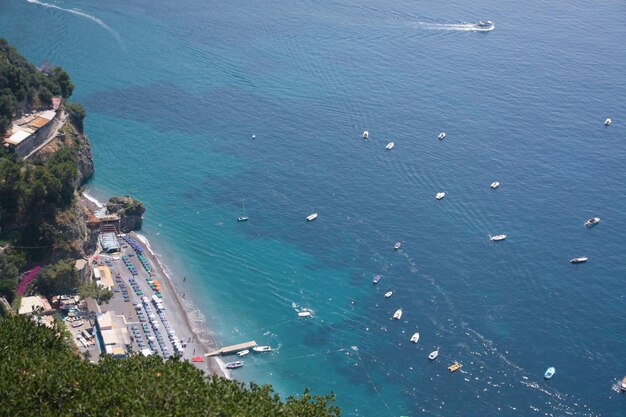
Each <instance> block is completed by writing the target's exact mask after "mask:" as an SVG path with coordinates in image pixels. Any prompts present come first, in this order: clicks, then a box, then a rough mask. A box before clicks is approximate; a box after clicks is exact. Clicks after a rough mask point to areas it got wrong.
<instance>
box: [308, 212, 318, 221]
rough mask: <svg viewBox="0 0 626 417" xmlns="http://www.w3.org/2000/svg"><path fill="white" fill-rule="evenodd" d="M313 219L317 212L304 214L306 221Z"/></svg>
mask: <svg viewBox="0 0 626 417" xmlns="http://www.w3.org/2000/svg"><path fill="white" fill-rule="evenodd" d="M315 219H317V213H311V214H309V215H308V216H306V221H307V222H312V221H313V220H315Z"/></svg>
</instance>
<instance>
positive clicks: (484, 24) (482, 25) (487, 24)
mask: <svg viewBox="0 0 626 417" xmlns="http://www.w3.org/2000/svg"><path fill="white" fill-rule="evenodd" d="M495 28H496V25H494V24H493V22H492V21H491V20H481V21H480V22H478V23H476V24H475V25H474V30H477V31H480V32H488V31H490V30H494V29H495Z"/></svg>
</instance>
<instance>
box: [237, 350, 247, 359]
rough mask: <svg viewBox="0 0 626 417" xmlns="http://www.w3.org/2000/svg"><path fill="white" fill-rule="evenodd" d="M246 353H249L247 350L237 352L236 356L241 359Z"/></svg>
mask: <svg viewBox="0 0 626 417" xmlns="http://www.w3.org/2000/svg"><path fill="white" fill-rule="evenodd" d="M248 353H250V351H249V350H248V349H244V350H240V351H239V352H237V356H239V357H243V356H246V355H247V354H248Z"/></svg>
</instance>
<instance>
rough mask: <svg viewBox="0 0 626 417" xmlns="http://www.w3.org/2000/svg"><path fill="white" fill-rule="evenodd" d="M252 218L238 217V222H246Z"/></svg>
mask: <svg viewBox="0 0 626 417" xmlns="http://www.w3.org/2000/svg"><path fill="white" fill-rule="evenodd" d="M249 218H250V217H248V216H241V217H237V221H238V222H245V221H247V220H248V219H249Z"/></svg>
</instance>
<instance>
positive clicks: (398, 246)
mask: <svg viewBox="0 0 626 417" xmlns="http://www.w3.org/2000/svg"><path fill="white" fill-rule="evenodd" d="M400 246H402V243H400V242H396V244H395V245H393V249H394V250H398V249H400Z"/></svg>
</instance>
